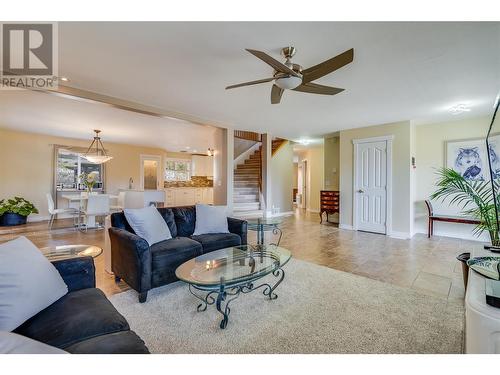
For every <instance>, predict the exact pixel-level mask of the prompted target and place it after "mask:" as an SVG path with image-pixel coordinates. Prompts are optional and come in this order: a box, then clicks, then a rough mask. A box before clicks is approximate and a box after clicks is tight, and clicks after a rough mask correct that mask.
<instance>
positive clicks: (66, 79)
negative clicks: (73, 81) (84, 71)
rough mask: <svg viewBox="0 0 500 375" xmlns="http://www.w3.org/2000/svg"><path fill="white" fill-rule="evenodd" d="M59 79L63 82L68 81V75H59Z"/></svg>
mask: <svg viewBox="0 0 500 375" xmlns="http://www.w3.org/2000/svg"><path fill="white" fill-rule="evenodd" d="M59 80H60V81H63V82H69V78H68V77H59Z"/></svg>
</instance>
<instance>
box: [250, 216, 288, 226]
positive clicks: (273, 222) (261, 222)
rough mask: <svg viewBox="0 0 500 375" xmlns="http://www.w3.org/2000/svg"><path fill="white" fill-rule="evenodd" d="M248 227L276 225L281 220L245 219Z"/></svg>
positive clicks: (267, 218) (272, 218)
mask: <svg viewBox="0 0 500 375" xmlns="http://www.w3.org/2000/svg"><path fill="white" fill-rule="evenodd" d="M247 223H248V225H278V224H281V219H279V218H276V217H259V218H257V219H247Z"/></svg>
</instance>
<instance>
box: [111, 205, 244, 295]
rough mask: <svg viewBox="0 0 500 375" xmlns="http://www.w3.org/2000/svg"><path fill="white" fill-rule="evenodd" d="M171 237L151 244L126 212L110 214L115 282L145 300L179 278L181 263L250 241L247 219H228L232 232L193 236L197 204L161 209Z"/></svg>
mask: <svg viewBox="0 0 500 375" xmlns="http://www.w3.org/2000/svg"><path fill="white" fill-rule="evenodd" d="M158 211H159V212H160V214H161V215H162V217H163V219H164V220H165V222H166V223H167V225H168V228H169V229H170V233H171V234H172V239H170V240H165V241H161V242H158V243H156V244H153V245H152V246H149V244H148V243H147V242H146V240H145V239H143V238H142V237H139V236H137V235H136V234H135V233H134V231H133V229H132V228H131V227H130V225H129V223H128V222H127V219H126V218H125V214H124V213H123V212H116V213H114V214H112V215H111V228H109V238H110V240H111V268H112V271H113V273H114V274H115V279H116V281H119V280H120V279H123V280H124V281H125V282H126V283H127V284H128V285H130V287H132V288H133V289H135V290H136V291H137V292H138V293H139V302H146V299H147V295H148V291H149V290H150V289H152V288H156V287H159V286H162V285H166V284H169V283H172V282H174V281H177V277H176V276H175V270H176V269H177V267H179V266H180V265H181V264H182V263H184V262H186V261H188V260H189V259H192V258H195V257H197V256H199V255H202V254H205V253H208V252H210V251H214V250H219V249H223V248H226V247H231V246H239V245H246V244H247V222H246V221H245V220H238V219H233V218H229V217H228V218H227V222H228V229H229V232H230V233H216V234H203V235H199V236H193V233H194V228H195V223H196V209H195V206H185V207H172V208H158Z"/></svg>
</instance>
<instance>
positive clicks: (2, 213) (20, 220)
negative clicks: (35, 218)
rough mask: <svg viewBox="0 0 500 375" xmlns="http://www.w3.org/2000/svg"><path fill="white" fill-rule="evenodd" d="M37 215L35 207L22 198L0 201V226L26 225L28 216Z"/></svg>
mask: <svg viewBox="0 0 500 375" xmlns="http://www.w3.org/2000/svg"><path fill="white" fill-rule="evenodd" d="M37 213H38V209H37V208H36V207H35V205H34V204H33V203H31V202H30V201H28V200H26V199H24V198H22V197H14V198H10V199H2V200H0V226H10V225H20V224H26V220H27V218H28V216H29V215H30V214H37Z"/></svg>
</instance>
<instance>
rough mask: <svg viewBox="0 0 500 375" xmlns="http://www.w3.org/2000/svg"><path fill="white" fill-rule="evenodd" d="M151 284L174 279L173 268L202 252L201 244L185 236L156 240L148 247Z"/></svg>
mask: <svg viewBox="0 0 500 375" xmlns="http://www.w3.org/2000/svg"><path fill="white" fill-rule="evenodd" d="M150 250H151V257H152V267H151V269H152V270H153V272H152V273H153V275H152V284H153V286H158V285H163V284H164V283H165V282H171V281H173V280H175V279H176V278H175V270H176V269H177V267H179V266H180V265H181V264H182V263H184V262H186V261H188V260H189V259H192V258H194V257H197V256H199V255H201V254H203V250H202V247H201V244H200V243H199V242H196V241H193V240H191V239H189V238H187V237H177V238H172V239H170V240H166V241H161V242H158V243H156V244H154V245H152V246H151V247H150Z"/></svg>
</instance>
